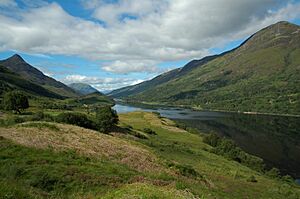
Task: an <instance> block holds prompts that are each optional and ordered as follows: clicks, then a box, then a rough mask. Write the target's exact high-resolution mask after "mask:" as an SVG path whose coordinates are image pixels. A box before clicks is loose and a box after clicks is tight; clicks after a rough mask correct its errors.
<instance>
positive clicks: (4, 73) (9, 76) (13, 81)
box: [0, 65, 62, 98]
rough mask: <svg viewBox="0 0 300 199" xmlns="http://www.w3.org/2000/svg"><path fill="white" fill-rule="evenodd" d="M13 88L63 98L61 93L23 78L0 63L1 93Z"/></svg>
mask: <svg viewBox="0 0 300 199" xmlns="http://www.w3.org/2000/svg"><path fill="white" fill-rule="evenodd" d="M13 89H18V90H22V91H24V92H27V93H30V94H33V95H38V96H45V97H50V98H62V97H61V96H60V95H58V94H56V93H53V92H51V91H49V90H47V89H45V88H44V87H42V86H40V85H38V84H35V83H33V82H31V81H28V80H26V79H24V78H22V77H21V76H20V75H18V74H16V73H13V72H12V71H10V70H9V69H7V68H6V67H4V66H1V65H0V95H2V94H3V93H4V92H6V91H9V90H13Z"/></svg>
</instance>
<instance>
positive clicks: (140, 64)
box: [102, 60, 160, 74]
mask: <svg viewBox="0 0 300 199" xmlns="http://www.w3.org/2000/svg"><path fill="white" fill-rule="evenodd" d="M156 64H157V63H156V62H155V61H151V60H126V61H120V60H116V61H113V62H111V63H107V64H104V65H103V67H102V69H103V70H105V71H108V72H112V73H120V74H126V73H132V72H140V71H144V72H148V73H157V72H160V69H159V68H158V67H157V66H156Z"/></svg>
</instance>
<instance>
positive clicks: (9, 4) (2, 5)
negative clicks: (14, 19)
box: [0, 0, 17, 7]
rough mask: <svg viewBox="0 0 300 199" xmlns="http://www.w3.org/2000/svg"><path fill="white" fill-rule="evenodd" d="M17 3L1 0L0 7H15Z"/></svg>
mask: <svg viewBox="0 0 300 199" xmlns="http://www.w3.org/2000/svg"><path fill="white" fill-rule="evenodd" d="M15 6H17V3H16V2H15V1H14V0H0V7H15Z"/></svg>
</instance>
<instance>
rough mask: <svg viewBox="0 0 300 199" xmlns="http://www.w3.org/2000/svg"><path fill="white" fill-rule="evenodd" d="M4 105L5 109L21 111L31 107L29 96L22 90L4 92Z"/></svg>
mask: <svg viewBox="0 0 300 199" xmlns="http://www.w3.org/2000/svg"><path fill="white" fill-rule="evenodd" d="M2 106H3V109H4V110H7V111H15V112H17V113H21V110H24V109H26V108H28V107H29V103H28V98H27V96H25V95H24V94H23V93H22V92H20V91H10V92H7V93H5V94H4V97H3V100H2Z"/></svg>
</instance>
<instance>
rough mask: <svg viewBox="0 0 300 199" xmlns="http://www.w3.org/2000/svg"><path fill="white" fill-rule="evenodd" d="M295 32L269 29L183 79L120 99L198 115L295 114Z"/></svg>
mask: <svg viewBox="0 0 300 199" xmlns="http://www.w3.org/2000/svg"><path fill="white" fill-rule="evenodd" d="M299 82H300V27H299V26H297V25H294V24H291V23H288V22H279V23H277V24H274V25H271V26H269V27H267V28H265V29H263V30H261V31H259V32H257V33H256V34H254V35H253V36H251V37H250V38H249V39H248V40H247V41H246V42H244V43H243V44H242V45H241V46H239V47H238V48H236V49H234V50H232V51H230V52H227V53H225V54H223V55H221V56H218V57H217V58H215V59H213V60H211V61H209V62H208V63H205V64H204V65H201V67H195V68H194V69H193V70H191V71H189V72H188V73H186V74H185V75H183V76H180V77H178V78H173V79H171V80H170V81H167V82H165V83H162V84H160V85H157V86H154V87H151V88H149V89H146V90H144V91H143V92H140V93H138V94H134V95H127V96H126V97H125V98H127V99H131V100H136V101H143V102H151V103H162V104H168V105H186V106H191V107H197V108H204V109H219V110H230V111H253V112H268V113H290V114H300V86H299Z"/></svg>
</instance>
